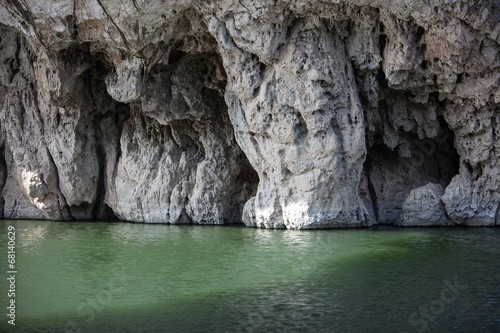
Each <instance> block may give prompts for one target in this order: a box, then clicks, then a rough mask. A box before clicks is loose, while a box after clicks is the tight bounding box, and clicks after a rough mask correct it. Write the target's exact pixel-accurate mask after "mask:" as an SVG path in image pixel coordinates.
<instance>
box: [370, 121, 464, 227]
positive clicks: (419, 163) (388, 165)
mask: <svg viewBox="0 0 500 333" xmlns="http://www.w3.org/2000/svg"><path fill="white" fill-rule="evenodd" d="M439 121H440V128H439V135H438V136H437V137H435V138H432V139H431V138H425V139H423V140H421V139H419V138H418V137H417V135H415V134H413V133H402V134H401V135H402V136H403V137H404V139H405V146H404V147H396V148H395V149H390V148H389V147H388V146H387V145H386V144H385V143H384V142H383V138H382V136H381V135H375V136H374V138H373V140H372V144H371V145H370V144H369V145H368V148H367V157H366V161H365V163H364V172H363V180H364V181H362V182H361V190H360V195H361V196H362V197H363V199H364V201H365V204H366V206H367V208H368V210H369V211H371V213H372V216H373V217H374V218H375V220H376V221H377V222H378V223H381V224H397V223H398V222H399V220H400V217H401V208H402V205H403V203H404V201H405V200H406V198H407V197H408V195H409V193H410V191H412V190H413V189H416V188H418V187H420V186H423V185H425V184H427V183H436V184H440V185H442V186H443V188H446V187H447V186H448V184H449V183H450V182H451V179H452V178H453V177H454V176H455V175H456V174H458V172H459V160H460V159H459V155H458V153H457V151H456V149H455V146H454V134H453V132H452V131H451V130H450V129H449V128H448V126H447V124H446V123H445V122H444V120H443V119H439Z"/></svg>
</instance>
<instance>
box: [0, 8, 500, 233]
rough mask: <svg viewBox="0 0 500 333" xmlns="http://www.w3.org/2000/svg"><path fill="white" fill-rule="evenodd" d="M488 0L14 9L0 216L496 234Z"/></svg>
mask: <svg viewBox="0 0 500 333" xmlns="http://www.w3.org/2000/svg"><path fill="white" fill-rule="evenodd" d="M499 44H500V3H498V1H496V0H484V1H483V0H479V1H466V0H433V1H428V0H416V1H415V0H404V1H388V0H344V1H341V0H336V1H334V0H331V1H319V0H318V1H315V0H309V1H304V0H290V1H281V0H278V1H267V0H259V1H247V0H240V1H234V0H223V1H201V0H192V1H189V0H186V1H175V0H167V1H165V0H117V1H114V0H113V1H112V0H85V1H81V0H54V1H39V0H4V1H2V2H0V50H1V52H0V106H1V112H0V128H1V132H0V190H1V199H0V214H1V216H0V217H3V218H42V219H55V220H69V219H92V218H102V219H106V218H113V217H118V218H120V219H123V220H129V221H137V222H149V223H161V222H169V223H197V224H222V223H235V222H241V221H243V222H244V223H245V224H246V225H248V226H258V227H266V228H284V227H286V228H293V229H305V228H330V227H346V226H369V225H373V224H378V223H383V224H395V225H403V226H416V225H426V226H428V225H456V224H463V225H471V226H492V225H498V224H500V207H499V206H500V205H499V204H500V164H499V160H498V153H499V149H500V143H499V141H498V139H497V138H498V137H499V136H500V133H499V131H500V130H499V127H500V112H499V103H500V89H499V81H500V67H499V66H500V56H499V55H498V51H499V49H500V46H499Z"/></svg>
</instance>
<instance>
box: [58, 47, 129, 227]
mask: <svg viewBox="0 0 500 333" xmlns="http://www.w3.org/2000/svg"><path fill="white" fill-rule="evenodd" d="M58 57H59V58H60V59H61V60H62V61H63V63H64V64H65V66H66V67H67V68H66V70H70V68H71V66H73V64H74V62H75V61H85V62H86V63H87V64H88V65H89V66H88V69H87V70H86V71H85V72H83V73H82V74H81V76H80V78H81V79H82V80H83V82H84V89H86V90H87V93H88V95H89V96H90V98H91V100H92V101H91V103H92V104H93V105H92V108H93V109H94V110H93V111H92V112H91V114H90V115H89V116H90V117H91V118H92V124H93V128H94V140H95V141H94V142H95V147H94V148H95V151H96V155H97V160H98V163H99V173H98V179H97V188H96V189H95V191H96V200H95V202H93V203H92V204H88V203H83V204H81V205H78V206H72V207H69V208H70V210H71V214H72V216H73V217H74V218H75V219H82V218H84V217H85V216H88V215H89V212H90V216H91V217H92V218H94V219H117V217H116V216H115V214H114V213H113V211H112V209H111V208H109V207H108V206H107V205H106V204H104V197H105V194H106V190H105V183H104V182H105V179H104V177H105V169H106V163H115V162H116V161H108V160H107V158H106V154H105V149H104V146H103V145H104V144H105V141H106V140H107V138H106V137H105V135H104V134H103V133H102V131H101V129H100V123H101V122H102V121H103V119H105V118H109V117H112V119H114V126H116V129H117V133H118V134H119V135H121V130H122V128H123V123H124V122H125V120H126V119H127V118H128V116H129V113H130V108H129V107H128V105H125V104H124V103H121V104H123V105H120V103H117V102H115V101H114V100H113V99H112V98H111V96H109V94H108V93H107V89H106V83H105V78H106V76H107V75H108V74H109V73H110V72H111V71H112V69H113V66H112V65H111V64H110V63H109V62H108V61H107V59H106V55H105V54H104V53H102V52H95V53H92V52H91V51H90V43H81V44H77V43H75V44H73V45H71V46H70V47H69V48H67V49H65V50H62V51H61V52H60V53H59V55H58ZM117 106H118V112H116V111H117V110H116V108H117ZM127 108H128V109H127ZM127 111H128V112H127ZM117 139H119V137H118V138H117ZM117 142H118V143H119V140H117ZM106 144H109V142H106ZM116 150H117V151H118V152H119V151H120V147H119V144H118V146H117V147H116Z"/></svg>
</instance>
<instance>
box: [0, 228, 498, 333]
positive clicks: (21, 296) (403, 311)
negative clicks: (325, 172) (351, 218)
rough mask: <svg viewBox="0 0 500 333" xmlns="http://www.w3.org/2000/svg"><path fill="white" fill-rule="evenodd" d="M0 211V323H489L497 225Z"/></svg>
mask: <svg viewBox="0 0 500 333" xmlns="http://www.w3.org/2000/svg"><path fill="white" fill-rule="evenodd" d="M2 224H3V226H1V228H3V232H2V238H1V239H0V253H4V254H5V255H3V256H2V257H3V258H4V259H2V260H1V261H0V262H1V264H0V268H1V270H2V272H3V273H2V274H4V275H5V276H6V277H7V273H6V272H7V270H8V267H7V226H9V225H12V226H14V227H15V228H16V236H17V239H16V241H17V248H16V255H17V271H18V274H17V281H16V304H17V313H16V315H17V318H16V327H15V328H13V327H12V326H11V325H7V319H8V318H7V317H6V315H5V314H6V313H7V312H6V310H4V312H5V314H2V317H3V318H4V319H3V320H2V321H1V322H0V331H7V332H10V331H12V332H309V331H313V332H405V331H406V332H447V331H452V332H498V331H500V304H499V302H500V279H499V277H500V261H499V255H500V229H497V228H432V229H431V228H404V229H403V228H388V227H379V228H372V229H349V230H321V231H319V230H317V231H289V230H261V229H252V228H245V227H235V226H226V227H202V226H175V225H149V224H131V223H122V222H120V223H102V222H99V223H97V222H48V221H2ZM454 288H455V289H454ZM0 290H1V295H2V297H1V298H0V300H1V302H2V308H3V309H6V306H8V299H7V290H8V285H7V280H6V279H5V278H4V279H2V280H0Z"/></svg>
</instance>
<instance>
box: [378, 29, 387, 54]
mask: <svg viewBox="0 0 500 333" xmlns="http://www.w3.org/2000/svg"><path fill="white" fill-rule="evenodd" d="M384 29H385V27H384V24H383V23H380V34H379V36H378V47H379V49H380V55H381V56H383V55H384V50H385V46H386V45H387V35H386V34H385V32H384Z"/></svg>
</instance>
